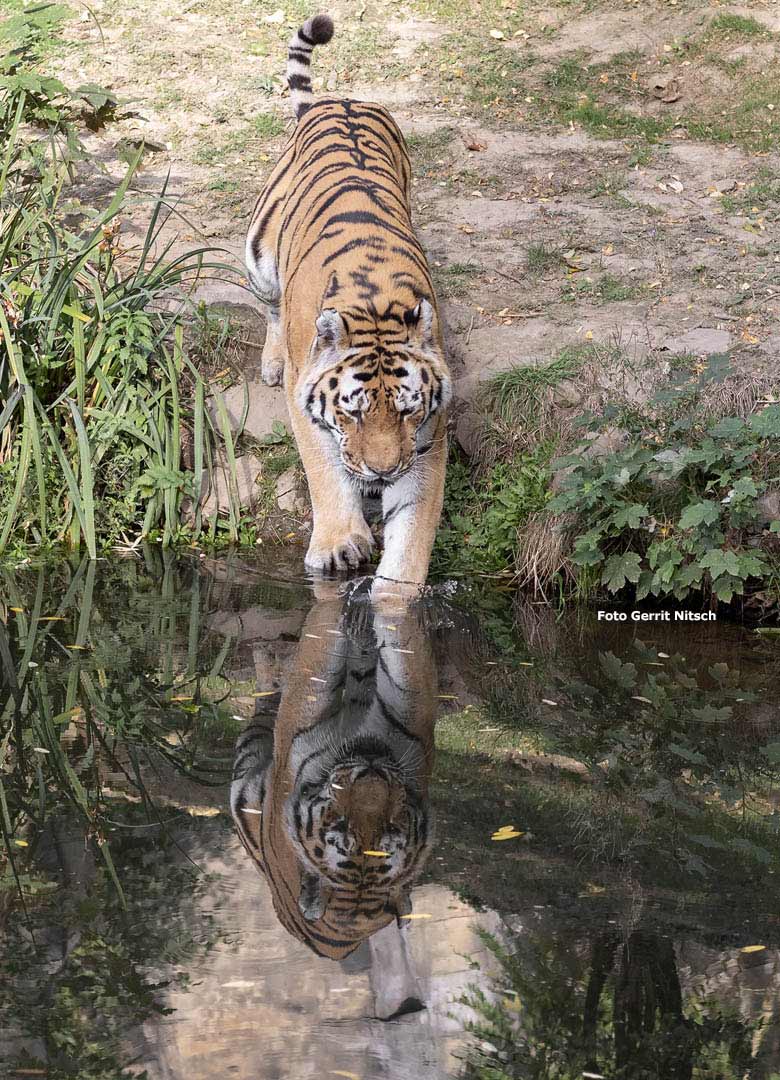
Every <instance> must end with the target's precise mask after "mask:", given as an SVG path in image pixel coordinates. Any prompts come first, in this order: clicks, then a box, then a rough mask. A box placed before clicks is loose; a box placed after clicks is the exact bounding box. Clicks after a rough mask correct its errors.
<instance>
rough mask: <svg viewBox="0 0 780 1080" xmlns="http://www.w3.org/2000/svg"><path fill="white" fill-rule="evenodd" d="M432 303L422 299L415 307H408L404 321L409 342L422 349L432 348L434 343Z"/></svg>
mask: <svg viewBox="0 0 780 1080" xmlns="http://www.w3.org/2000/svg"><path fill="white" fill-rule="evenodd" d="M433 316H434V311H433V304H431V302H430V301H429V300H425V299H422V300H421V301H420V303H419V304H418V305H417V307H413V308H409V310H408V311H407V312H406V313H405V314H404V322H405V323H406V326H407V328H408V330H409V343H410V344H412V345H419V347H420V348H422V349H432V348H433V347H434V345H435V344H436V342H435V340H434V335H433Z"/></svg>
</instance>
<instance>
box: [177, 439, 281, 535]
mask: <svg viewBox="0 0 780 1080" xmlns="http://www.w3.org/2000/svg"><path fill="white" fill-rule="evenodd" d="M262 471H263V463H262V461H260V460H259V458H256V457H255V456H254V454H241V455H240V456H239V457H237V458H236V486H237V488H238V501H239V505H241V506H243V507H249V508H251V507H252V506H253V504H254V502H255V500H256V498H257V495H258V489H257V481H258V480H259V478H260V474H261V473H262ZM212 480H213V484H212V488H211V491H208V487H207V485H208V478H207V477H205V476H204V478H203V487H202V489H201V514H202V516H203V517H204V518H210V517H211V516H212V514H213V513H214V511H215V510H217V511H218V512H219V513H220V514H228V513H229V512H230V498H229V485H228V467H227V464H226V463H222V464H220V465H218V466H217V468H216V469H215V470H214V473H213V475H212ZM182 513H183V515H184V516H185V518H189V519H190V520H191V519H192V503H191V502H190V504H189V506H185V507H183V508H182Z"/></svg>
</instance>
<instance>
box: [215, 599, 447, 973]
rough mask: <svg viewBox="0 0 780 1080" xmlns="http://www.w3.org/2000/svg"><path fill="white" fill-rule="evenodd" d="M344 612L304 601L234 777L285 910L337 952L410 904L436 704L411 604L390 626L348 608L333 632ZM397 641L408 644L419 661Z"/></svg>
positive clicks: (424, 841) (240, 812) (308, 937)
mask: <svg viewBox="0 0 780 1080" xmlns="http://www.w3.org/2000/svg"><path fill="white" fill-rule="evenodd" d="M340 613H341V604H340V602H337V603H333V602H327V603H326V602H323V603H320V604H319V605H317V606H316V607H315V608H314V609H313V610H312V611H311V613H310V614H309V616H308V618H307V621H306V625H305V626H304V629H303V632H302V635H301V640H300V644H299V647H298V655H297V657H296V660H295V663H294V670H292V671H291V673H290V675H289V678H288V682H287V685H286V687H285V689H284V691H283V693H282V695H281V698H280V701H279V704H278V715H277V717H276V722H275V725H274V723H273V719H272V717H271V716H270V714H268V713H267V714H266V715H264V716H259V717H256V718H255V721H254V723H253V724H251V725H250V726H249V727H248V728H247V729H246V731H245V732H243V733H242V735H241V736H240V738H239V740H238V743H237V746H236V760H235V765H234V774H233V783H232V786H231V808H232V812H233V818H234V820H235V823H236V827H237V829H238V833H239V836H240V837H241V840H242V843H243V844H244V847H245V848H246V851H247V852H248V854H249V856H250V857H251V858H252V860H253V861H254V862H255V863H256V864H257V866H258V868H259V869H260V870H262V872H263V873H264V874H265V876H266V878H267V880H268V884H269V886H270V889H271V896H272V899H273V904H274V909H275V911H276V914H277V916H278V918H279V920H280V922H281V923H282V925H283V926H284V927H285V929H287V930H288V931H289V933H291V934H293V935H294V936H295V937H297V938H298V939H299V940H301V941H303V942H305V943H306V944H307V945H308V946H309V947H310V948H311V949H313V950H314V952H316V953H317V954H318V955H320V956H327V957H330V958H331V959H343V958H344V957H345V956H348V955H349V954H350V953H351V952H353V951H354V949H356V948H357V946H358V945H359V944H360V942H361V941H363V940H364V939H366V938H367V937H369V936H370V935H371V934H373V933H375V932H376V931H377V930H380V929H381V928H382V927H383V926H386V925H387V924H388V923H389V922H390V921H392V920H393V919H401V918H402V917H403V916H404V915H407V914H409V913H410V911H411V902H410V899H409V893H410V889H411V885H412V882H413V880H414V878H415V877H416V875H417V874H418V873H419V871H420V869H421V868H422V865H423V863H424V861H425V858H426V856H427V854H428V851H429V848H430V843H431V820H430V813H429V809H428V800H427V787H428V776H429V773H430V768H431V763H432V753H433V721H434V711H435V704H436V698H435V695H436V686H435V671H434V668H433V658H432V654H431V650H430V646H429V644H428V641H427V639H426V636H425V635H424V634H422V632H421V629H420V627H419V624H418V622H417V618H416V616H414V615H411V614H407V615H406V616H400V617H399V618H398V619H396V620H395V621H394V623H393V629H392V631H391V630H390V629H389V628H387V627H386V626H385V623H384V620H383V619H381V618H380V617H378V616H377V618H376V620H375V628H372V627H371V625H368V626H367V627H366V626H362V625H360V624H356V622H355V620H354V619H352V618H347V617H346V616H345V617H344V618H343V619H342V620H341V624H340V629H341V630H342V632H343V633H342V635H341V636H338V637H337V636H335V635H332V634H327V633H326V632H325V631H326V630H327V629H333V627H334V626H335V625H338V622H339V617H340ZM309 635H311V636H309ZM399 647H403V648H405V649H409V648H411V649H412V650H413V651H414V654H415V655H414V667H412V665H411V664H409V663H408V654H407V653H404V652H399V651H398V649H399ZM366 851H382V852H386V853H387V854H386V855H384V856H376V855H366V854H365V852H366ZM402 925H405V923H402Z"/></svg>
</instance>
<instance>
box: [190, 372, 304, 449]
mask: <svg viewBox="0 0 780 1080" xmlns="http://www.w3.org/2000/svg"><path fill="white" fill-rule="evenodd" d="M245 388H246V395H248V398H249V409H248V412H247V415H246V421H245V423H244V428H243V430H244V431H245V432H246V433H247V435H251V436H252V438H253V439H257V440H258V441H259V442H262V441H263V439H264V438H265V436H266V435H270V434H271V431H272V428H273V425H274V423H280V424H284V426H285V427H286V428H287V429H288V430H289V428H290V417H289V414H288V412H287V400H286V398H285V396H284V390H283V389H282V388H281V387H280V386H266V384H265V383H264V382H261V381H260V379H259V378H258V379H253V378H250V379H247V380H246V382H240V383H236V384H235V386H231V387H230V388H229V389H227V390H224V391H223V392H222V398H223V400H224V402H225V408H226V409H227V414H228V419H229V420H230V427H231V430H233V431H236V430H238V426H239V424H240V423H241V417H242V415H243V412H244V405H245V402H246V396H245V392H244V390H245ZM215 389H219V388H218V387H216V388H215V387H212V393H213V392H214V390H215ZM208 410H209V415H210V416H211V419H212V421H213V423H215V424H216V425H217V426H219V419H218V416H217V407H216V403H215V401H214V399H213V398H210V399H209V403H208Z"/></svg>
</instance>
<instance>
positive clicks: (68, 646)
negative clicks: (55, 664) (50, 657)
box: [65, 645, 87, 649]
mask: <svg viewBox="0 0 780 1080" xmlns="http://www.w3.org/2000/svg"><path fill="white" fill-rule="evenodd" d="M86 647H87V646H86V645H66V646H65V648H66V649H86Z"/></svg>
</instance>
